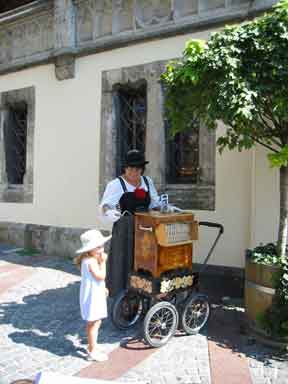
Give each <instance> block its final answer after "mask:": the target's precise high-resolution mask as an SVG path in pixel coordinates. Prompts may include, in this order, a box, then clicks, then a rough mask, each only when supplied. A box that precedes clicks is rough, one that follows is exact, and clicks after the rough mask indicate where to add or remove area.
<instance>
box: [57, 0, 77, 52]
mask: <svg viewBox="0 0 288 384" xmlns="http://www.w3.org/2000/svg"><path fill="white" fill-rule="evenodd" d="M54 23H55V40H54V47H55V49H56V50H61V49H63V48H71V47H74V46H75V10H74V5H73V3H72V0H55V5H54Z"/></svg>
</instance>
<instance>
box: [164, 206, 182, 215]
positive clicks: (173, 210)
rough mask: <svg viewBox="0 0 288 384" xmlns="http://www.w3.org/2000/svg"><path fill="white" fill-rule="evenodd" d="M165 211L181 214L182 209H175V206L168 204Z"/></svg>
mask: <svg viewBox="0 0 288 384" xmlns="http://www.w3.org/2000/svg"><path fill="white" fill-rule="evenodd" d="M167 211H168V212H169V213H174V212H183V209H181V208H178V207H176V206H175V205H172V204H168V209H167Z"/></svg>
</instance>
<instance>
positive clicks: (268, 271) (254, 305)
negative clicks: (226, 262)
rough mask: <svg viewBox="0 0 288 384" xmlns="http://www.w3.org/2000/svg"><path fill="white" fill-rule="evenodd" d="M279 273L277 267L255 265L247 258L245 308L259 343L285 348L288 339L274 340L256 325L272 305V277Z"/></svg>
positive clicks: (250, 325) (249, 324)
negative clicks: (260, 316) (261, 315)
mask: <svg viewBox="0 0 288 384" xmlns="http://www.w3.org/2000/svg"><path fill="white" fill-rule="evenodd" d="M277 271H278V267H277V266H272V265H264V264H257V263H253V262H252V261H250V260H249V258H246V266H245V308H246V316H247V321H248V326H249V328H250V330H251V331H252V332H253V334H254V336H255V338H256V339H258V341H260V342H261V343H263V344H267V345H269V346H270V347H275V348H285V347H286V346H287V345H288V338H281V339H277V338H274V337H273V338H272V337H271V336H270V335H269V334H268V333H267V332H265V331H264V330H263V329H260V328H259V326H258V325H257V323H256V319H257V316H258V315H259V314H261V313H264V312H265V311H266V310H267V309H268V308H269V307H270V306H271V305H272V300H273V296H274V294H275V289H274V288H273V286H272V275H273V273H274V272H277Z"/></svg>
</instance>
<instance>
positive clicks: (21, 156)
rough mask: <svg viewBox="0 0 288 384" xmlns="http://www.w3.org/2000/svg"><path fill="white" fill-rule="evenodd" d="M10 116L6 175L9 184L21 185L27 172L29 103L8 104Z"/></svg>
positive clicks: (5, 131) (6, 147)
mask: <svg viewBox="0 0 288 384" xmlns="http://www.w3.org/2000/svg"><path fill="white" fill-rule="evenodd" d="M7 107H8V108H7V109H8V117H7V120H6V122H5V124H4V147H5V161H6V175H7V181H8V184H9V185H19V184H20V185H21V184H23V182H24V175H25V172H26V142H27V111H28V108H27V104H26V103H25V102H22V103H16V104H13V105H9V106H7Z"/></svg>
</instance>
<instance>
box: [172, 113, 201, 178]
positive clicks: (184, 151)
mask: <svg viewBox="0 0 288 384" xmlns="http://www.w3.org/2000/svg"><path fill="white" fill-rule="evenodd" d="M199 129H200V123H199V121H198V120H197V119H195V120H192V121H191V126H190V127H189V128H187V131H186V132H182V133H177V134H176V135H175V136H173V137H171V135H170V134H169V123H167V124H166V137H167V140H166V154H167V159H168V167H167V173H166V178H167V182H168V183H170V184H178V183H179V184H185V183H189V184H198V183H199V181H200V166H199Z"/></svg>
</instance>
